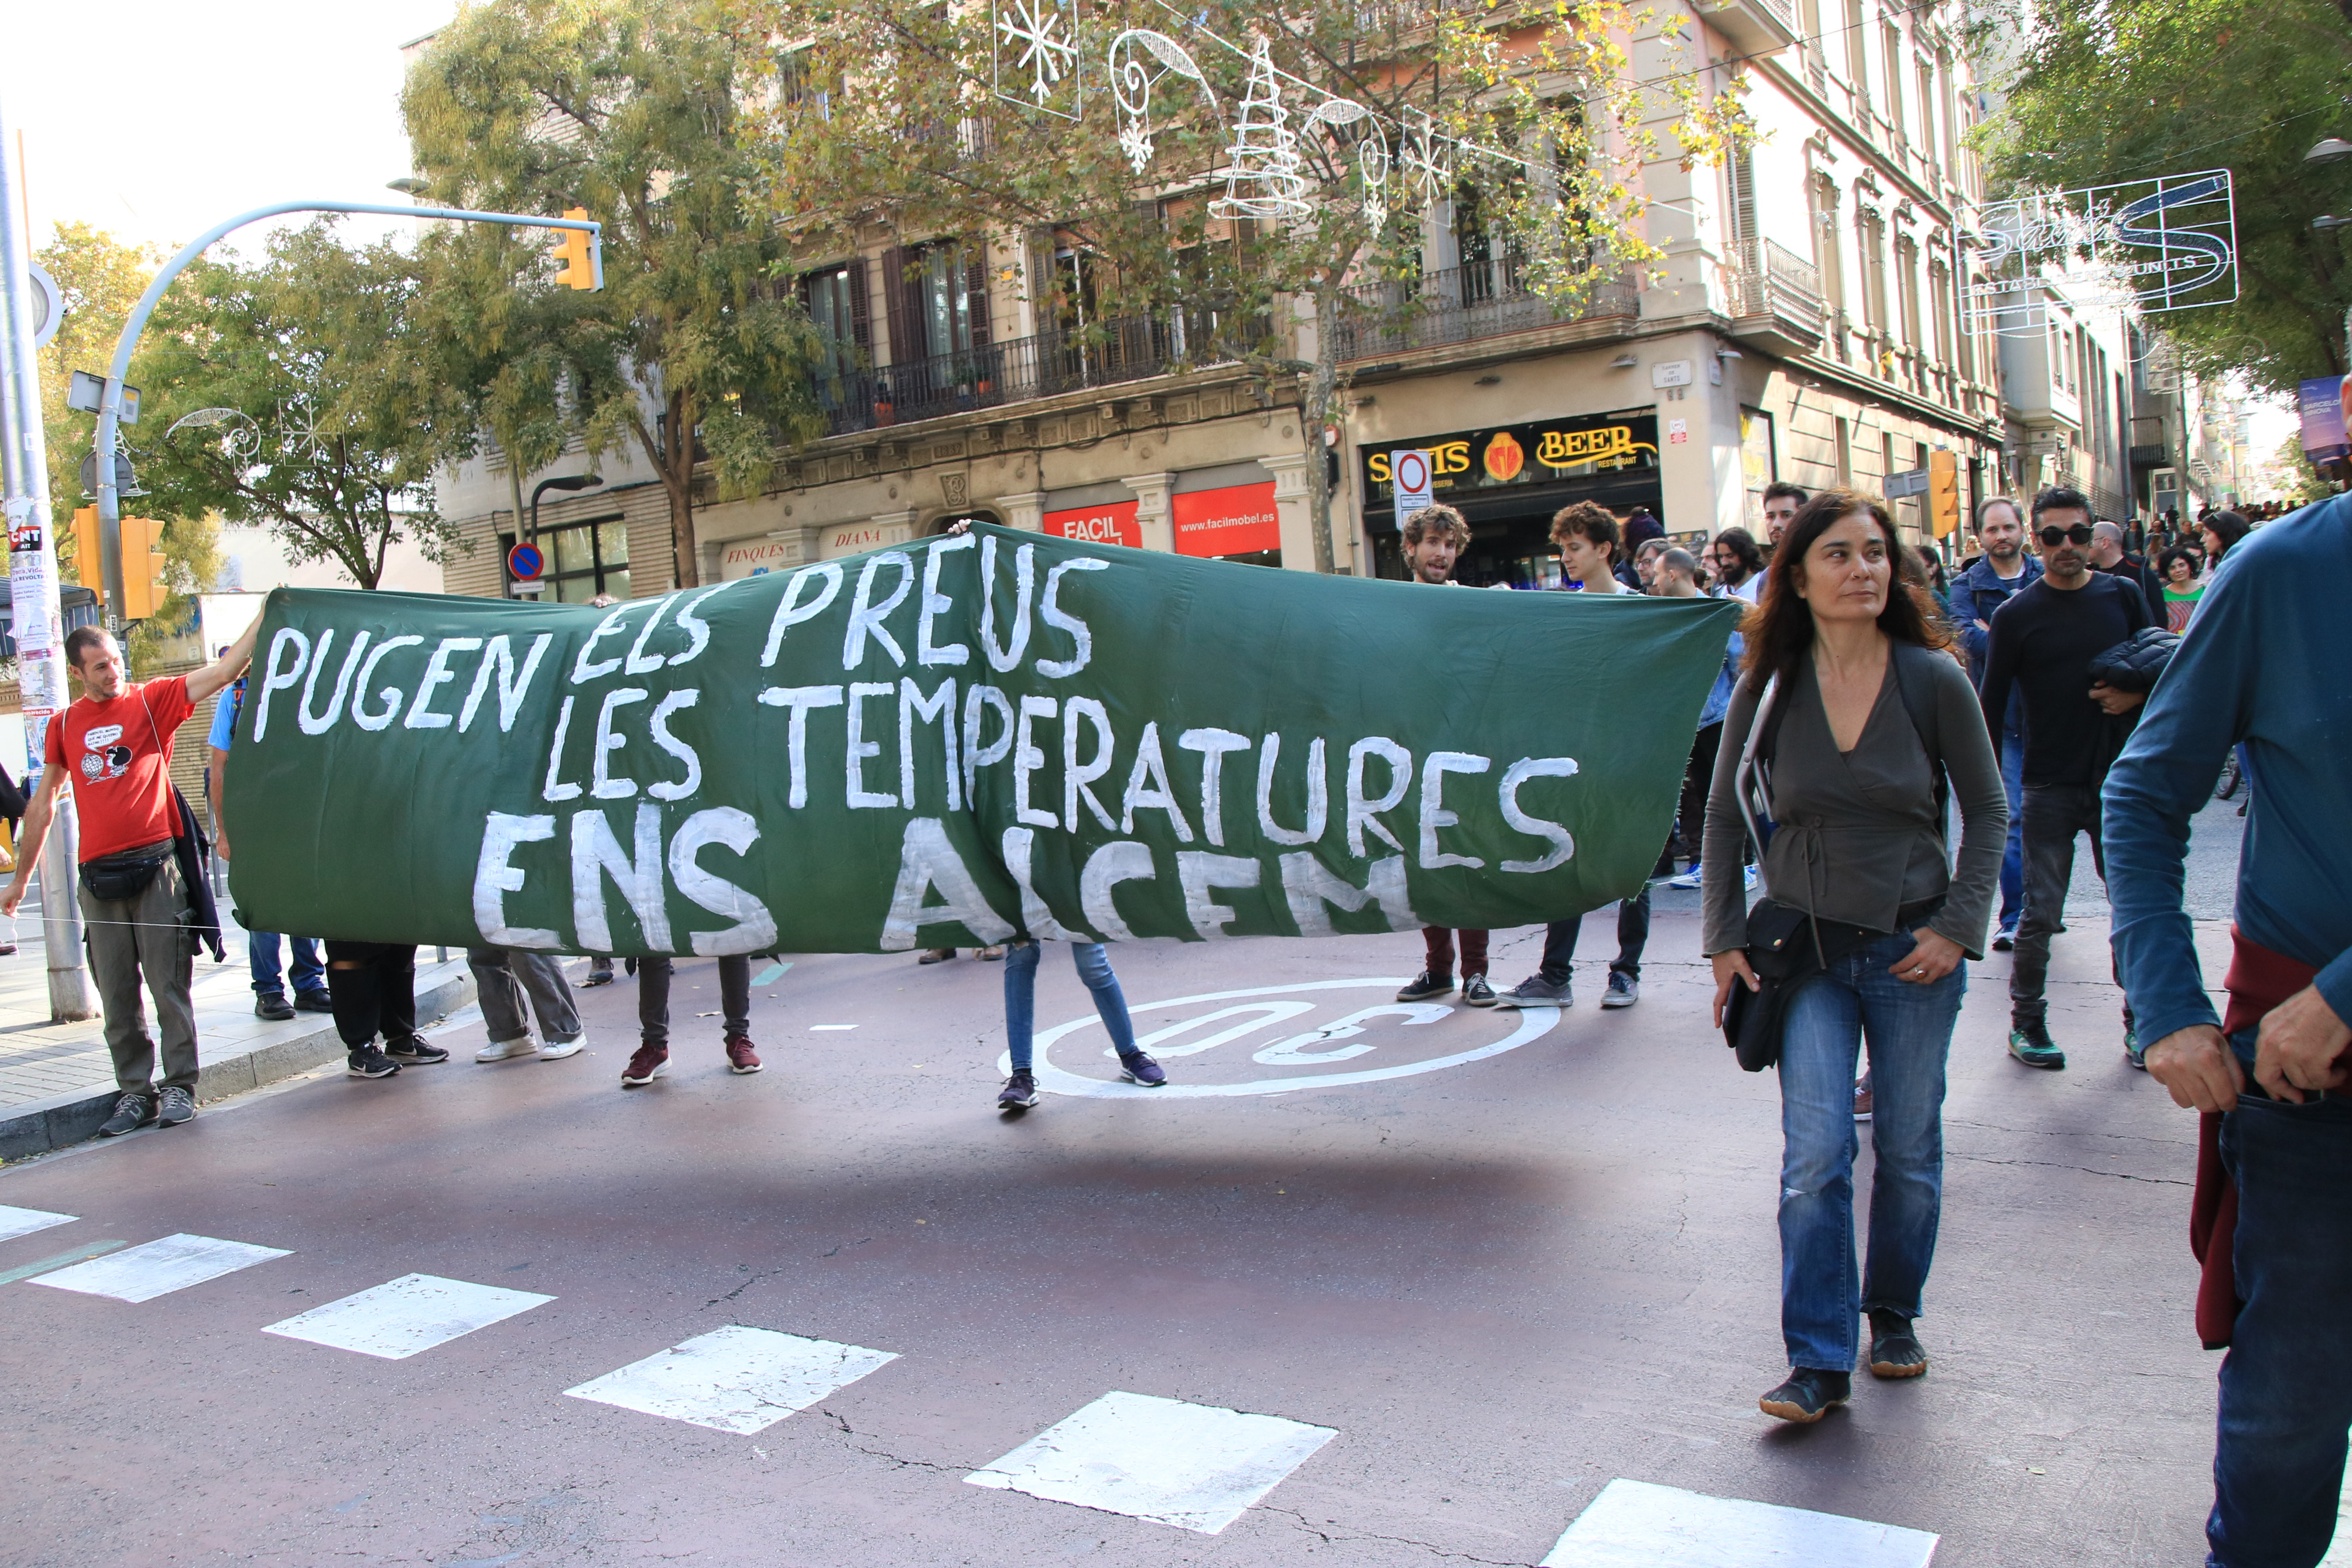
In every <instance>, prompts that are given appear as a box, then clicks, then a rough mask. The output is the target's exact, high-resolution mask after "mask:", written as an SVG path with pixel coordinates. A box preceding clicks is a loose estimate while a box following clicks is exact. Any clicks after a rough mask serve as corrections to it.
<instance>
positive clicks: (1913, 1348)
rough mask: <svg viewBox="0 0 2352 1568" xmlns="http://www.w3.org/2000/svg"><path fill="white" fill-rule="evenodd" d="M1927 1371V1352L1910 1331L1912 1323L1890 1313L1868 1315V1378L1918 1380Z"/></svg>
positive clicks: (1916, 1336)
mask: <svg viewBox="0 0 2352 1568" xmlns="http://www.w3.org/2000/svg"><path fill="white" fill-rule="evenodd" d="M1926 1371H1927V1351H1926V1350H1925V1349H1924V1348H1923V1347H1922V1346H1921V1345H1920V1343H1919V1336H1918V1335H1916V1334H1915V1333H1913V1332H1912V1331H1911V1320H1910V1319H1908V1318H1899V1317H1896V1316H1895V1314H1894V1313H1892V1312H1873V1313H1871V1314H1870V1375H1871V1376H1873V1377H1917V1376H1918V1375H1919V1374H1920V1373H1923V1372H1926Z"/></svg>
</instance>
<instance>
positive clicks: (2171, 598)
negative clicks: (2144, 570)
mask: <svg viewBox="0 0 2352 1568" xmlns="http://www.w3.org/2000/svg"><path fill="white" fill-rule="evenodd" d="M2156 572H2157V575H2158V577H2160V578H2162V579H2163V582H2164V624H2165V627H2166V629H2167V630H2169V631H2176V632H2185V631H2187V630H2188V629H2189V616H2192V615H2195V614H2196V613H2197V601H2198V600H2200V599H2201V598H2203V597H2204V596H2205V584H2202V583H2200V582H2199V581H2198V580H2197V552H2195V551H2193V550H2189V549H2185V548H2183V547H2181V546H2179V545H2175V546H2173V548H2171V549H2170V550H2168V551H2166V552H2164V553H2163V554H2161V555H2159V556H2158V557H2157V558H2156Z"/></svg>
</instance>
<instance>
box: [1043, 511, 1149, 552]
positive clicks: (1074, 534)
mask: <svg viewBox="0 0 2352 1568" xmlns="http://www.w3.org/2000/svg"><path fill="white" fill-rule="evenodd" d="M1135 505H1136V503H1135V502H1133V501H1131V500H1121V501H1112V502H1110V503H1109V504H1108V505H1106V506H1082V507H1077V508H1074V509H1073V510H1069V511H1049V512H1047V513H1046V514H1045V531H1046V532H1048V533H1050V534H1052V535H1053V536H1054V537H1055V538H1056V539H1080V540H1084V541H1085V542H1087V543H1088V544H1124V545H1126V546H1127V547H1128V548H1129V549H1130V550H1140V549H1142V548H1143V530H1142V528H1141V527H1140V526H1139V524H1138V523H1137V522H1136V521H1135Z"/></svg>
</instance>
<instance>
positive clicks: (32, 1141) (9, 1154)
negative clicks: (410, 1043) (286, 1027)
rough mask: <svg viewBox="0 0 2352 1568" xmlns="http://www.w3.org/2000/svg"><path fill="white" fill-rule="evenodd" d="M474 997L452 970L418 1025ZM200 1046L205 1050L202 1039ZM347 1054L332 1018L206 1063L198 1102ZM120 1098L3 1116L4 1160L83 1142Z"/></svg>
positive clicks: (65, 1100) (79, 1093) (419, 998)
mask: <svg viewBox="0 0 2352 1568" xmlns="http://www.w3.org/2000/svg"><path fill="white" fill-rule="evenodd" d="M473 999H474V981H473V977H472V976H471V975H468V974H453V975H451V976H449V977H448V978H447V979H446V980H443V981H441V982H440V983H439V984H436V985H432V986H428V987H426V988H425V990H423V991H420V992H418V993H417V994H416V1017H417V1022H418V1025H419V1026H428V1025H430V1024H432V1023H434V1022H435V1021H436V1020H438V1019H440V1018H442V1017H444V1016H446V1015H448V1014H450V1013H454V1012H456V1011H457V1009H458V1008H460V1007H463V1006H464V1005H466V1004H467V1003H468V1002H471V1001H472V1000H473ZM198 1045H199V1049H201V1047H202V1042H201V1041H199V1042H198ZM342 1054H343V1042H342V1039H341V1037H339V1036H338V1035H337V1034H336V1033H335V1026H334V1025H333V1024H332V1023H331V1022H329V1023H322V1024H320V1026H318V1027H316V1028H314V1029H311V1030H309V1031H308V1032H306V1033H303V1034H299V1035H295V1036H292V1037H289V1038H286V1039H281V1040H272V1041H270V1042H268V1044H267V1045H263V1046H260V1047H255V1048H254V1049H251V1050H243V1051H237V1052H235V1053H233V1054H231V1055H227V1056H224V1057H221V1058H218V1059H216V1060H211V1061H206V1062H205V1064H204V1067H203V1070H202V1072H201V1073H200V1075H199V1076H198V1078H197V1079H196V1102H197V1103H198V1104H199V1105H201V1104H204V1103H205V1102H207V1101H210V1100H221V1099H225V1098H226V1097H227V1096H229V1095H232V1094H242V1093H244V1092H245V1091H246V1090H247V1089H259V1088H261V1087H262V1086H263V1085H264V1084H270V1083H276V1082H278V1080H279V1079H289V1078H292V1077H293V1076H294V1075H296V1074H297V1073H304V1072H308V1071H310V1069H311V1068H315V1067H320V1066H323V1065H324V1064H326V1063H328V1062H331V1061H333V1060H334V1059H335V1058H338V1057H340V1056H341V1055H342ZM117 1098H118V1095H117V1093H116V1090H115V1089H114V1087H113V1086H112V1085H107V1086H105V1087H103V1088H97V1089H72V1090H68V1092H66V1093H64V1094H58V1095H52V1096H50V1097H49V1098H48V1099H47V1100H35V1101H33V1102H32V1103H31V1104H29V1105H25V1106H20V1107H18V1108H17V1109H16V1110H12V1111H10V1112H9V1113H8V1114H6V1115H5V1116H0V1160H22V1159H24V1158H26V1156H28V1155H32V1154H46V1153H47V1152H50V1151H51V1150H53V1149H63V1148H65V1147H66V1146H68V1144H73V1143H79V1142H81V1141H82V1140H83V1139H85V1138H88V1137H89V1136H91V1135H92V1134H93V1133H95V1132H96V1131H98V1126H99V1123H100V1122H101V1121H105V1120H106V1119H107V1117H108V1116H110V1115H111V1114H112V1113H113V1110H114V1102H115V1100H116V1099H117Z"/></svg>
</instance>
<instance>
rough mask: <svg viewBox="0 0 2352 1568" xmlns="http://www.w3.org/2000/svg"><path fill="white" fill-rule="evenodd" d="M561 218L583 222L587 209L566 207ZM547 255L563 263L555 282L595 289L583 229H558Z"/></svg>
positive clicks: (593, 273)
mask: <svg viewBox="0 0 2352 1568" xmlns="http://www.w3.org/2000/svg"><path fill="white" fill-rule="evenodd" d="M563 216H565V217H568V218H573V219H578V220H585V219H586V217H587V216H588V209H587V208H586V207H567V208H565V209H564V213H563ZM548 254H549V255H550V256H551V257H553V258H555V259H556V260H558V261H561V262H562V263H563V268H562V270H561V271H559V272H557V273H556V275H555V280H556V281H557V282H558V283H569V284H571V285H572V287H573V288H574V289H593V288H595V287H596V267H595V263H594V262H593V261H591V260H590V259H589V256H588V233H587V231H586V230H585V229H578V228H564V229H558V230H557V231H556V238H555V245H554V247H553V248H552V249H551V250H550V251H549V252H548Z"/></svg>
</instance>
